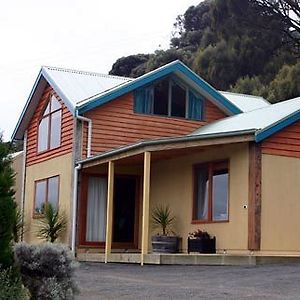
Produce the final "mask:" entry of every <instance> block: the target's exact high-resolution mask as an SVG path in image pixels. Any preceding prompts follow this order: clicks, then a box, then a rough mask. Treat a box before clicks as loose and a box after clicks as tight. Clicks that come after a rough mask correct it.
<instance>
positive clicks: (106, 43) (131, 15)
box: [0, 0, 200, 140]
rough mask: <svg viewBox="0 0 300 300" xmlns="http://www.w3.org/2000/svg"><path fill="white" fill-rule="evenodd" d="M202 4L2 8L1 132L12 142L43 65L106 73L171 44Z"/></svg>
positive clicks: (12, 1)
mask: <svg viewBox="0 0 300 300" xmlns="http://www.w3.org/2000/svg"><path fill="white" fill-rule="evenodd" d="M199 2H200V0H197V1H196V0H152V1H144V0H127V1H116V0H107V1H101V0H81V1H80V0H51V1H45V0H44V1H43V0H26V1H24V0H9V1H1V4H0V37H1V46H0V87H1V96H0V104H1V106H0V120H1V123H0V130H2V131H4V139H5V140H9V139H10V137H11V134H12V131H13V129H14V127H15V125H16V123H17V120H18V118H19V116H20V113H21V111H22V109H23V107H24V104H25V102H26V100H27V97H28V95H29V93H30V90H31V88H32V86H33V83H34V81H35V78H36V77H37V75H38V72H39V69H40V67H41V66H42V65H48V66H57V67H67V68H74V69H79V70H86V71H96V72H100V73H107V72H108V71H109V70H110V69H111V66H112V64H113V63H114V62H115V61H116V59H117V58H119V57H121V56H127V55H130V54H137V53H151V52H153V51H154V50H156V49H158V48H159V47H160V48H162V49H165V48H167V47H168V45H169V41H170V35H171V32H172V29H173V23H174V22H175V18H176V16H177V15H178V14H182V13H184V12H185V10H186V9H187V8H188V7H189V6H190V5H197V4H198V3H199Z"/></svg>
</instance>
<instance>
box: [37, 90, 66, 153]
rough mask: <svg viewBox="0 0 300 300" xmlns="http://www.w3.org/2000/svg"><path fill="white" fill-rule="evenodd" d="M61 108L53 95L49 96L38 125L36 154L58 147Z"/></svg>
mask: <svg viewBox="0 0 300 300" xmlns="http://www.w3.org/2000/svg"><path fill="white" fill-rule="evenodd" d="M61 111H62V107H61V104H60V103H59V101H58V100H57V99H56V97H55V96H54V95H51V98H50V101H49V102H48V104H47V106H46V108H45V110H44V113H43V115H42V117H41V120H40V123H39V131H38V152H43V151H47V150H50V149H54V148H57V147H59V146H60V140H61Z"/></svg>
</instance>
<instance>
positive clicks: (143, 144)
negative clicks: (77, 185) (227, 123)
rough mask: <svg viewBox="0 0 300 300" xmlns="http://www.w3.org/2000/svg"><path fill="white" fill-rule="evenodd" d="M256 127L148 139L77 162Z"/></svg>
mask: <svg viewBox="0 0 300 300" xmlns="http://www.w3.org/2000/svg"><path fill="white" fill-rule="evenodd" d="M256 131H257V129H247V130H238V131H231V132H225V133H209V134H203V135H187V136H181V137H176V138H165V139H156V140H150V141H141V142H138V143H135V144H132V145H129V146H125V147H122V148H118V149H115V150H112V151H108V152H105V153H102V154H100V155H96V156H93V157H90V158H86V159H84V160H81V161H79V162H78V164H83V163H87V162H91V161H93V160H97V159H99V158H107V157H110V156H113V155H118V154H121V153H123V152H126V151H129V150H136V149H138V148H141V147H146V146H156V145H164V144H174V143H178V142H192V141H198V140H204V139H211V138H222V137H232V136H237V135H247V134H253V135H254V134H255V132H256ZM253 140H255V138H254V136H253Z"/></svg>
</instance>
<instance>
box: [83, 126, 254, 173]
mask: <svg viewBox="0 0 300 300" xmlns="http://www.w3.org/2000/svg"><path fill="white" fill-rule="evenodd" d="M254 140H255V130H253V129H250V130H243V131H235V132H226V133H217V134H205V135H190V136H181V137H175V138H174V137H173V138H164V139H154V140H144V141H140V142H137V143H134V144H130V145H127V146H124V147H120V148H117V149H113V150H110V151H107V152H104V153H101V154H98V155H95V156H92V157H89V158H86V159H84V160H80V161H78V162H77V164H81V165H82V166H83V168H88V167H91V166H95V165H98V164H102V163H107V162H108V161H113V160H119V159H122V158H128V157H133V156H137V155H139V154H141V153H143V152H146V151H149V152H159V151H168V150H175V151H179V150H187V151H188V152H189V151H190V150H191V149H193V148H194V149H195V148H196V149H198V148H199V147H206V146H213V145H222V144H229V143H241V142H248V141H254ZM181 152H182V151H181ZM184 152H185V151H184Z"/></svg>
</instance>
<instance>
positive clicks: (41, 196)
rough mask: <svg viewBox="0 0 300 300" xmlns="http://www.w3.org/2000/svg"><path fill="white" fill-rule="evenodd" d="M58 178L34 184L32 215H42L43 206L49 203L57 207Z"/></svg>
mask: <svg viewBox="0 0 300 300" xmlns="http://www.w3.org/2000/svg"><path fill="white" fill-rule="evenodd" d="M58 198H59V176H54V177H50V178H47V179H42V180H38V181H36V182H35V195H34V214H35V215H39V214H43V212H44V208H45V204H47V203H51V204H52V206H53V207H54V208H57V207H58Z"/></svg>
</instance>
